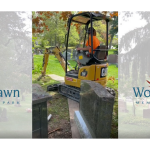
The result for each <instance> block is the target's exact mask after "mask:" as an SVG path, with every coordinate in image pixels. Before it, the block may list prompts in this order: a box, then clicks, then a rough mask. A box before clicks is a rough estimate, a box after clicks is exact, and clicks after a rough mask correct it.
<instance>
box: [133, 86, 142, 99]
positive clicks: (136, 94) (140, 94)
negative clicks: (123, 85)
mask: <svg viewBox="0 0 150 150" xmlns="http://www.w3.org/2000/svg"><path fill="white" fill-rule="evenodd" d="M136 88H137V89H138V92H137V93H136V91H135V87H133V90H134V94H135V96H136V97H137V96H138V94H139V96H140V97H141V96H142V93H143V90H144V87H142V92H141V93H140V90H139V87H136Z"/></svg>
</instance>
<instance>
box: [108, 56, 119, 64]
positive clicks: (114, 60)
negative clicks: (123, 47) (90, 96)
mask: <svg viewBox="0 0 150 150" xmlns="http://www.w3.org/2000/svg"><path fill="white" fill-rule="evenodd" d="M108 63H110V64H118V55H116V54H113V55H109V56H108Z"/></svg>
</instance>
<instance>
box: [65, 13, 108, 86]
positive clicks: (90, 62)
mask: <svg viewBox="0 0 150 150" xmlns="http://www.w3.org/2000/svg"><path fill="white" fill-rule="evenodd" d="M102 20H105V21H106V40H105V41H106V43H105V45H99V46H98V47H97V48H96V49H93V30H92V28H93V22H94V21H102ZM109 21H110V19H109V17H106V16H105V15H103V14H100V13H98V14H97V13H92V12H84V13H80V14H76V15H71V16H70V17H69V18H68V33H67V39H66V62H67V50H68V41H69V33H70V26H71V23H73V22H74V23H78V24H82V25H84V26H85V30H86V32H85V35H84V42H83V47H85V42H86V38H87V36H88V32H87V31H88V28H89V26H90V27H91V53H90V55H89V56H87V54H86V52H85V51H79V52H78V53H77V61H78V62H79V63H80V64H81V67H80V68H79V70H78V71H73V70H71V71H67V64H66V70H65V71H66V76H65V84H66V85H70V86H74V87H78V88H80V84H81V80H91V81H95V82H98V83H99V84H101V85H102V86H104V87H105V86H106V76H107V67H108V63H107V56H108V22H109Z"/></svg>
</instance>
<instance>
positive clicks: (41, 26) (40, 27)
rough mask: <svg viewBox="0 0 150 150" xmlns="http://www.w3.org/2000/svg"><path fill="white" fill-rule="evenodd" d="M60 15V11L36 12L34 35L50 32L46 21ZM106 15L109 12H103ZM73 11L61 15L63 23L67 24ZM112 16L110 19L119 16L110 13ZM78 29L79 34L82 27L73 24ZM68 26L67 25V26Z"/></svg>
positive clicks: (33, 21) (33, 18) (33, 16)
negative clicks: (45, 31)
mask: <svg viewBox="0 0 150 150" xmlns="http://www.w3.org/2000/svg"><path fill="white" fill-rule="evenodd" d="M82 12H83V11H80V12H78V13H82ZM57 13H59V11H53V12H51V11H37V12H34V13H33V15H32V24H33V26H32V33H33V34H34V33H43V32H44V30H47V31H49V28H48V26H47V25H46V24H45V21H46V20H47V19H49V18H51V17H52V16H54V15H55V14H57ZM94 13H99V12H98V11H95V12H94ZM102 13H103V14H104V15H106V14H107V13H108V11H103V12H102ZM71 14H72V13H71V11H63V12H61V13H60V19H62V20H63V21H66V23H67V19H68V18H69V17H70V15H71ZM109 14H110V18H112V17H114V16H118V12H112V13H109ZM73 25H74V26H75V27H76V30H77V31H78V32H79V28H80V25H79V24H77V23H75V24H73ZM65 26H66V25H65Z"/></svg>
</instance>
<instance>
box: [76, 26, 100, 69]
mask: <svg viewBox="0 0 150 150" xmlns="http://www.w3.org/2000/svg"><path fill="white" fill-rule="evenodd" d="M92 30H93V50H94V49H97V47H98V46H100V41H99V40H98V38H97V37H96V30H95V29H94V28H92ZM87 33H88V40H87V42H86V44H85V45H86V47H84V48H82V47H79V48H77V49H76V50H77V51H80V50H82V51H89V53H88V54H87V55H86V56H87V57H90V54H91V27H89V28H88V30H87ZM94 53H95V51H93V54H94ZM77 62H78V65H79V66H80V65H81V63H80V62H79V61H77Z"/></svg>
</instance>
